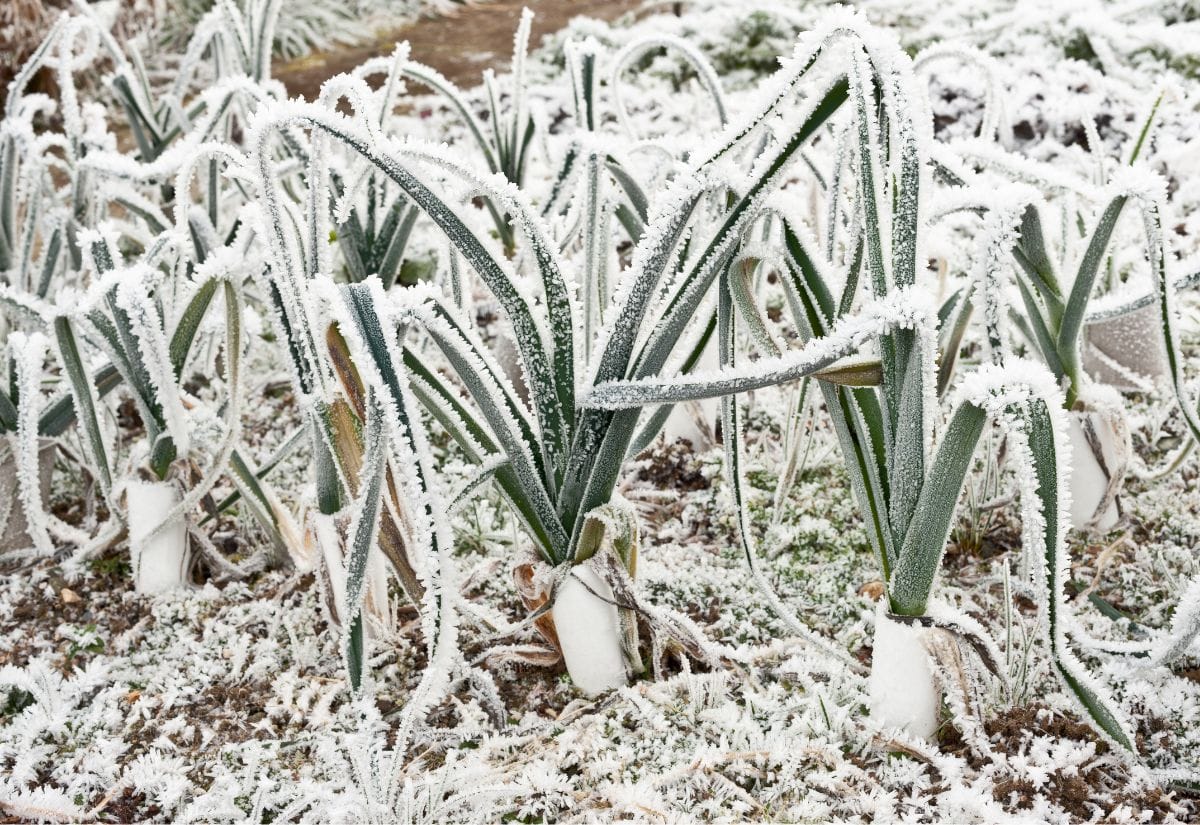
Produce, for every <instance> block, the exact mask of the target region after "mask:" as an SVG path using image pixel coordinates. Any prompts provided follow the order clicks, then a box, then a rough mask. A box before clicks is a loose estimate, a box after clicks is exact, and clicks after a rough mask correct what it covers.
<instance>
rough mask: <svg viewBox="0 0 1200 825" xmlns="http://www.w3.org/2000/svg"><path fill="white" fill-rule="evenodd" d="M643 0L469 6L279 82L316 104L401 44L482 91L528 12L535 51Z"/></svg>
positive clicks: (299, 68) (304, 65)
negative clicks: (332, 83)
mask: <svg viewBox="0 0 1200 825" xmlns="http://www.w3.org/2000/svg"><path fill="white" fill-rule="evenodd" d="M641 3H642V0H496V2H489V3H481V4H480V5H473V6H466V7H464V8H462V9H459V10H457V11H455V12H454V13H452V14H449V15H446V16H441V17H430V18H426V19H423V20H417V21H416V22H413V23H410V24H409V25H407V26H402V27H400V28H398V29H394V30H392V31H389V32H386V33H381V34H380V35H379V36H378V37H377V38H376V39H375V40H374V41H372V42H370V43H366V44H363V45H361V46H356V47H353V48H349V49H339V50H338V51H334V52H327V53H317V54H312V55H308V56H306V57H302V58H299V59H297V60H292V61H289V62H287V63H282V64H277V65H276V66H275V67H274V68H273V72H272V73H273V74H274V76H275V77H276V78H277V79H278V80H280V81H282V82H283V85H284V86H286V87H287V90H288V94H289V95H292V96H295V95H303V96H304V97H305V98H307V99H309V100H312V99H314V98H315V97H316V96H317V93H318V92H319V91H320V89H321V84H322V83H324V82H325V81H326V80H327V79H328V78H330V77H332V76H333V75H335V74H340V73H342V72H348V71H350V70H351V69H353V68H355V67H356V66H358V65H359V64H361V63H362V62H364V61H366V60H369V59H370V58H372V57H377V56H379V55H387V54H391V52H392V49H394V48H395V46H396V44H397V43H401V42H403V41H405V40H407V41H408V42H409V43H411V44H412V56H413V59H414V60H419V61H420V62H422V63H425V64H427V65H429V66H432V67H433V68H435V69H437V70H438V71H439V72H441V73H442V74H444V75H445V76H446V77H448V78H449V79H450V80H452V81H453V82H454V83H456V84H458V85H459V86H465V87H471V86H476V85H478V83H479V81H480V74H481V73H482V72H483V70H484V69H487V68H493V69H496V70H498V71H499V70H501V69H504V68H506V67H507V66H508V64H509V61H510V59H511V58H512V39H513V32H515V31H516V29H517V23H518V21H519V20H520V19H521V10H522V9H524V8H526V7H528V8H529V9H530V10H531V11H532V12H533V14H534V17H533V28H532V31H531V35H530V41H529V42H530V46H531V47H533V48H536V47H537V46H538V44H539V43H541V40H542V38H543V37H545V36H546V35H547V34H550V33H552V32H556V31H558V30H559V29H562V28H563V27H564V26H566V24H567V23H568V22H569V21H570V20H571V18H573V17H580V16H587V17H594V18H597V19H599V20H615V19H616V18H618V17H620V16H621V15H622V14H624V13H626V12H629V11H633V10H634V9H636V8H638V6H640V5H641Z"/></svg>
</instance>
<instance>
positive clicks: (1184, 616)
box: [1150, 576, 1200, 665]
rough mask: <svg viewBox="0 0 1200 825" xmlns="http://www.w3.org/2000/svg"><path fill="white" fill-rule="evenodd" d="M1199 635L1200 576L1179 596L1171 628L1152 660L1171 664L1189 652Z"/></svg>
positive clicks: (1157, 662) (1154, 662)
mask: <svg viewBox="0 0 1200 825" xmlns="http://www.w3.org/2000/svg"><path fill="white" fill-rule="evenodd" d="M1197 636H1200V576H1197V577H1196V578H1194V579H1192V581H1191V583H1190V584H1189V585H1188V586H1187V589H1186V590H1184V591H1183V595H1182V596H1180V597H1179V604H1177V605H1176V606H1175V617H1174V618H1173V619H1172V620H1171V630H1170V632H1169V633H1167V635H1166V636H1164V637H1163V638H1162V639H1161V640H1159V642H1158V643H1157V644H1156V645H1155V646H1154V649H1153V650H1152V651H1151V653H1150V661H1151V662H1152V663H1153V664H1155V665H1165V664H1169V663H1170V662H1172V661H1174V660H1175V659H1178V658H1179V657H1180V656H1182V655H1183V654H1185V653H1187V652H1188V649H1189V648H1190V647H1192V643H1193V642H1194V641H1195V640H1196V637H1197ZM1193 652H1194V650H1193Z"/></svg>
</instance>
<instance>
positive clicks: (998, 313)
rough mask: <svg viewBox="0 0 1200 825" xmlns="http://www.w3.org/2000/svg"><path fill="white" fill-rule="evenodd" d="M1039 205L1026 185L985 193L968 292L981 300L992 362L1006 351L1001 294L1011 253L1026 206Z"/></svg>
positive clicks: (1035, 193) (1010, 267)
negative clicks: (984, 212) (976, 250)
mask: <svg viewBox="0 0 1200 825" xmlns="http://www.w3.org/2000/svg"><path fill="white" fill-rule="evenodd" d="M1041 203H1042V196H1041V193H1039V192H1038V191H1037V190H1036V189H1034V188H1033V187H1032V186H1028V185H1026V184H1020V183H1013V184H1008V185H1006V186H1002V187H1000V188H998V189H997V188H993V189H991V190H990V191H989V192H988V193H987V205H988V212H987V215H986V216H985V217H984V221H983V228H982V230H981V232H980V236H979V240H978V241H977V245H978V247H979V252H978V253H977V254H976V255H975V256H974V257H975V260H976V265H975V267H974V269H973V270H972V275H971V291H972V292H974V293H975V294H977V295H980V296H981V298H982V301H981V302H982V304H983V321H984V326H985V328H986V330H987V343H988V347H989V350H990V355H991V359H992V362H993V363H1000V362H1001V361H1003V360H1004V357H1005V354H1006V351H1007V347H1006V343H1007V342H1006V341H1005V338H1004V333H1003V330H1004V328H1005V327H1006V326H1008V323H1007V322H1008V318H1007V309H1008V305H1007V303H1006V301H1005V295H1004V291H1005V288H1006V287H1007V286H1008V285H1009V282H1010V280H1011V278H1012V277H1013V264H1012V250H1013V245H1014V244H1015V243H1016V242H1017V240H1018V238H1019V237H1020V229H1021V217H1022V215H1023V214H1024V213H1025V209H1026V208H1027V207H1029V206H1033V207H1037V206H1038V205H1039V204H1041ZM1030 343H1031V344H1036V343H1037V342H1036V341H1031V342H1030Z"/></svg>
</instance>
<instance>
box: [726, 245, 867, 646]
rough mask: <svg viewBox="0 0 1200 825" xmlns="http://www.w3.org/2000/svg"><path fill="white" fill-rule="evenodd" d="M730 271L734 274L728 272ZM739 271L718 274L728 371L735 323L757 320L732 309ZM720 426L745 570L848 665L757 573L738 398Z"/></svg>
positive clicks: (768, 346) (812, 638)
mask: <svg viewBox="0 0 1200 825" xmlns="http://www.w3.org/2000/svg"><path fill="white" fill-rule="evenodd" d="M731 270H735V271H733V272H731ZM742 270H743V266H742V265H741V264H740V263H735V264H734V265H733V266H731V267H729V268H728V269H726V271H725V272H723V273H722V274H721V278H720V282H719V285H718V289H719V292H718V306H717V318H718V331H717V336H718V342H719V349H720V363H721V367H722V368H723V369H726V370H730V371H733V370H736V369H737V367H738V364H737V349H738V341H737V336H738V333H737V320H738V317H739V315H741V314H742V313H743V312H746V313H747V314H748V315H749V316H750V317H751V318H757V308H756V307H751V306H745V307H743V308H742V309H736V308H735V306H736V304H737V303H738V302H737V300H736V299H735V295H737V294H738V291H739V290H738V289H737V287H735V286H734V282H735V281H737V280H739V279H741V278H742V277H743V274H744V272H743V271H742ZM752 323H753V322H752ZM760 344H761V349H762V350H763V351H764V352H766V353H769V354H771V355H775V356H777V355H778V354H779V348H778V346H777V345H776V344H775V342H774V340H773V339H771V338H770V336H769V335H767V336H766V338H765V339H763V340H760ZM721 422H722V433H723V434H724V445H725V474H726V477H727V478H728V480H729V490H730V493H731V495H732V496H733V504H734V511H735V512H736V513H737V518H736V524H737V533H738V540H739V543H740V544H741V547H742V555H743V557H744V558H745V560H746V566H747V568H748V569H749V570H750V574H751V576H752V577H753V579H754V582H755V584H756V585H757V586H758V589H759V592H760V593H762V594H763V597H764V598H765V599H766V600H767V602H768V603H769V604H770V605H771V609H772V610H774V611H775V613H776V615H778V616H779V617H780V618H781V619H782V620H783V621H784V623H785V624H787V625H788V627H789V628H791V630H792V632H794V633H796V634H798V635H799V636H801V637H802V638H804V639H805V640H807V641H808V642H809V643H810V644H814V645H816V646H817V647H818V649H820V650H822V651H824V652H826V653H828V654H830V655H832V656H833V657H834V658H836V659H838V660H840V661H842V662H845V663H849V662H850V656H849V655H848V654H847V653H846V652H845V651H842V650H838V649H836V648H834V647H833V646H832V645H830V644H829V643H828V642H826V641H825V640H823V639H821V638H820V637H819V636H818V635H816V634H815V633H813V631H812V630H811V629H809V628H808V627H806V626H805V625H804V623H803V622H801V621H800V619H799V618H798V617H797V616H796V615H795V613H794V612H793V611H791V610H790V609H788V607H787V606H786V605H784V603H783V602H782V601H781V600H780V598H779V596H778V595H777V594H776V593H775V589H774V588H773V587H772V586H771V584H770V582H768V581H767V580H766V578H765V577H764V576H763V574H762V571H761V570H759V567H758V562H757V554H756V553H755V550H754V537H753V534H752V532H751V530H752V528H751V526H750V506H749V501H748V500H747V498H746V483H745V478H744V473H743V471H742V440H743V426H742V416H741V411H740V410H739V408H738V397H737V396H736V395H723V396H721Z"/></svg>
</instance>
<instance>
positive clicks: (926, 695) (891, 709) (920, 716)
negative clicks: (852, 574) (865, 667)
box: [867, 599, 941, 740]
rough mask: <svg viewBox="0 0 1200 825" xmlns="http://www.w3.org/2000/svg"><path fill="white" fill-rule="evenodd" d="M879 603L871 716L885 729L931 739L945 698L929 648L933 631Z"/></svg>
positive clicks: (870, 688) (869, 685) (870, 691)
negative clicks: (927, 642)
mask: <svg viewBox="0 0 1200 825" xmlns="http://www.w3.org/2000/svg"><path fill="white" fill-rule="evenodd" d="M886 604H887V600H886V599H880V600H879V607H878V609H877V610H876V613H875V641H874V645H873V648H872V650H873V653H872V659H871V676H870V678H869V680H868V682H867V691H868V695H869V696H870V707H871V718H872V719H874V720H875V721H876V722H877V723H879V725H880V726H881V727H885V728H899V729H900V730H903V731H904V732H906V733H908V734H911V735H912V736H917V737H920V738H921V739H925V740H932V739H933V736H934V734H935V733H937V728H938V710H939V709H940V707H941V697H940V696H939V695H938V690H937V687H936V685H935V684H934V678H933V664H932V660H931V658H930V655H929V651H928V650H927V649H926V647H925V637H926V635H927V634H928V633H929V629H928V628H926V627H924V626H923V625H921V623H920V622H919V621H914V622H912V623H911V624H910V623H905V622H902V621H897V620H896V619H894V618H892V616H891V614H889V613H888V612H887V607H886Z"/></svg>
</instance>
